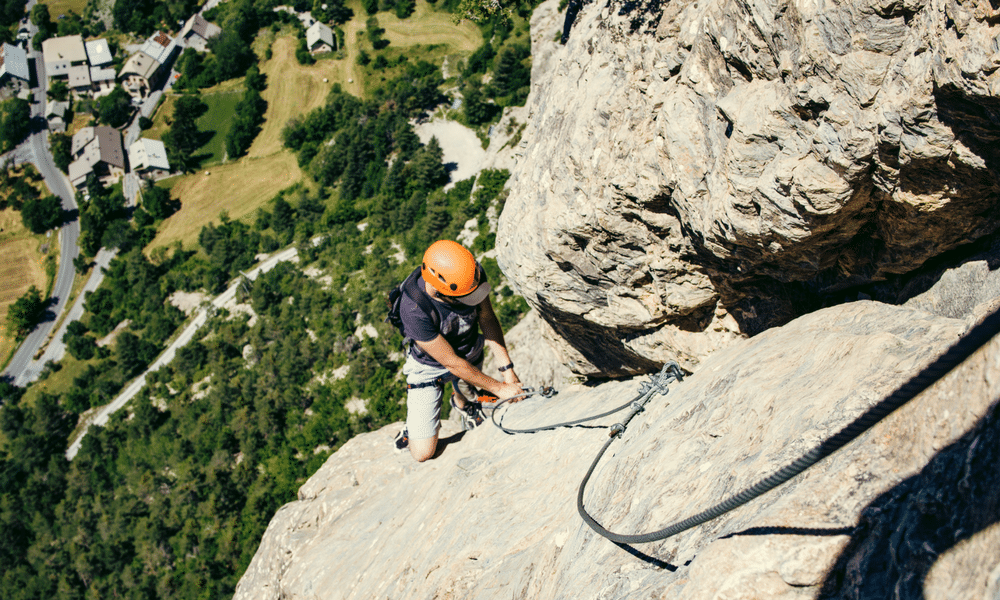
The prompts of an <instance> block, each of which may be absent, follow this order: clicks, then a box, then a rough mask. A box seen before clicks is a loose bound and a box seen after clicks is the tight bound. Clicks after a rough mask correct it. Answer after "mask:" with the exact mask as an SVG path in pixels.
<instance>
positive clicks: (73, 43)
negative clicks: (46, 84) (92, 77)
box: [42, 35, 89, 87]
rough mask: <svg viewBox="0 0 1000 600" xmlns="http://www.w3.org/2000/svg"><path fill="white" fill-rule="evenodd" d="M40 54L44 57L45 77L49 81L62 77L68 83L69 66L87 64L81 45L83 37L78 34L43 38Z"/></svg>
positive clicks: (83, 48) (85, 54)
mask: <svg viewBox="0 0 1000 600" xmlns="http://www.w3.org/2000/svg"><path fill="white" fill-rule="evenodd" d="M42 55H43V56H44V57H45V77H46V78H47V79H48V80H49V81H50V82H51V81H52V80H53V79H62V80H65V81H66V82H67V84H68V83H69V78H70V73H69V72H70V68H72V67H79V66H87V50H86V48H85V47H84V45H83V38H82V37H80V36H79V35H67V36H64V37H58V38H49V39H47V40H45V41H44V42H42ZM88 79H89V74H88ZM88 86H89V82H88ZM70 87H72V86H70Z"/></svg>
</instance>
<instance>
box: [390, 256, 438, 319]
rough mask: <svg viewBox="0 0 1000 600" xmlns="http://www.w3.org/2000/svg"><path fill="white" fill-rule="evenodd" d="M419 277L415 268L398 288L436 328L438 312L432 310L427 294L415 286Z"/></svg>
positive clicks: (418, 271) (417, 269)
mask: <svg viewBox="0 0 1000 600" xmlns="http://www.w3.org/2000/svg"><path fill="white" fill-rule="evenodd" d="M419 277H420V267H417V268H416V269H414V270H413V272H412V273H410V274H409V276H407V278H406V279H404V280H403V283H402V284H400V286H399V287H400V289H402V290H403V293H404V294H406V295H407V297H408V298H409V299H410V300H413V301H414V302H416V303H417V306H419V307H420V310H422V311H424V314H426V315H427V316H428V317H430V318H431V322H433V323H434V327H437V326H438V312H437V311H436V310H434V305H433V304H431V302H432V300H431V299H430V298H428V297H427V293H426V292H424V291H423V290H421V289H420V286H418V285H417V278H419Z"/></svg>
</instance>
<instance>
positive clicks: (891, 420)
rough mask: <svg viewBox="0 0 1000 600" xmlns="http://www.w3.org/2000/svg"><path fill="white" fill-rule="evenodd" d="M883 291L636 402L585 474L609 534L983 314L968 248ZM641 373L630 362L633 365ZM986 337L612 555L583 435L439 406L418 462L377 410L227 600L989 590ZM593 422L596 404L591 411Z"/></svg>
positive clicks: (681, 503)
mask: <svg viewBox="0 0 1000 600" xmlns="http://www.w3.org/2000/svg"><path fill="white" fill-rule="evenodd" d="M940 279H941V282H939V283H938V284H937V285H936V286H934V287H931V288H930V289H925V290H924V291H922V293H920V294H915V295H914V298H913V299H912V300H911V301H910V303H909V305H906V306H892V305H887V304H883V303H879V302H874V301H860V302H854V303H850V304H842V305H838V306H835V307H830V308H825V309H822V310H819V311H815V312H813V313H810V314H808V315H806V316H803V317H800V318H798V319H796V320H794V321H792V322H790V323H788V324H787V325H785V326H781V327H776V328H772V329H770V330H768V331H766V332H764V333H762V334H760V335H758V336H755V337H753V338H750V339H744V340H739V341H737V342H735V343H733V344H731V345H730V346H729V347H727V348H725V349H722V350H719V351H718V352H715V353H714V354H713V355H712V356H710V357H709V358H708V359H706V360H705V361H704V362H702V363H701V365H700V367H699V368H698V369H697V370H696V371H695V372H694V373H693V374H692V375H690V376H688V377H687V378H686V379H685V380H684V381H683V382H680V383H674V384H671V386H670V391H669V393H668V394H667V395H665V396H657V397H654V398H653V400H652V401H651V402H650V403H649V404H648V405H647V407H646V411H645V412H643V413H641V414H640V415H638V416H637V417H636V418H635V419H634V420H633V421H632V422H631V424H630V426H629V428H628V430H627V431H626V433H625V434H624V436H623V437H622V439H620V440H618V441H616V442H615V444H614V445H613V446H612V450H611V451H610V452H609V453H608V454H607V455H606V457H605V459H604V461H603V462H602V463H601V465H600V466H599V467H598V468H597V470H596V471H595V474H594V477H593V478H592V480H591V483H590V485H589V486H588V489H587V492H586V496H585V505H586V507H587V509H588V510H589V511H590V512H591V513H592V514H594V515H595V517H596V518H597V519H598V520H599V521H600V522H601V523H602V524H604V525H605V526H607V527H609V528H610V529H612V530H613V531H618V532H623V533H639V532H646V531H651V530H654V529H658V528H660V527H663V526H665V525H667V524H668V523H670V522H673V521H675V520H677V519H679V518H683V517H687V516H690V515H692V514H694V513H696V512H698V511H700V510H702V509H704V508H706V507H707V506H709V505H711V504H713V503H715V502H717V501H719V500H721V499H722V498H724V497H726V496H728V495H731V494H733V493H735V492H737V491H739V490H740V489H742V488H744V487H746V486H748V485H750V484H752V483H754V482H756V481H758V480H759V479H761V478H762V477H764V476H765V475H767V474H769V473H770V472H772V471H774V470H775V469H776V468H778V467H780V466H783V465H784V464H787V463H788V462H789V461H791V460H793V459H795V458H797V457H798V456H800V455H801V454H802V453H803V452H804V451H806V450H807V449H809V448H811V447H813V446H814V445H815V444H816V443H818V442H819V441H820V440H822V439H824V438H825V437H827V436H829V435H831V434H832V433H833V432H836V431H838V430H839V429H840V428H841V427H843V426H844V425H845V424H847V423H849V422H850V421H851V420H852V419H854V418H855V417H856V416H857V415H858V414H860V413H861V412H863V411H864V410H866V409H867V408H868V407H869V406H871V405H873V404H874V403H876V402H878V401H879V400H880V399H881V398H883V397H884V396H885V395H886V394H888V393H889V392H891V391H892V390H893V389H895V388H896V387H897V386H898V385H900V383H902V382H903V381H905V380H907V379H908V378H909V377H910V376H912V375H913V374H914V373H916V372H917V371H918V370H919V369H920V368H921V367H922V366H923V365H925V364H927V363H928V362H930V361H931V360H933V359H934V358H935V357H936V356H937V355H938V354H939V353H941V352H942V351H943V350H944V349H945V348H947V347H948V346H949V345H951V344H952V343H953V342H955V340H956V339H957V338H958V337H959V336H960V335H961V334H962V333H963V332H964V331H965V330H966V329H967V328H968V327H969V326H970V324H971V323H972V321H974V320H975V319H976V318H978V316H980V315H982V314H984V311H987V310H989V308H990V302H992V301H993V300H994V299H995V296H990V295H989V293H988V292H987V293H985V294H984V296H986V302H985V303H981V302H980V303H975V304H973V303H970V302H969V301H968V297H969V294H967V293H966V292H967V290H970V289H982V290H990V289H992V290H995V289H997V285H998V277H997V276H995V275H994V271H993V270H991V263H990V262H988V261H975V262H969V263H966V264H965V265H963V267H962V268H961V269H958V270H956V271H953V272H951V273H949V274H948V275H947V276H946V277H942V278H940ZM642 379H644V378H642ZM638 385H639V379H634V380H623V381H611V382H606V383H604V384H601V385H599V386H592V387H584V386H575V387H566V388H564V389H563V390H562V391H561V393H560V394H559V395H558V396H556V397H555V398H554V399H551V400H541V399H529V400H526V401H524V402H522V403H520V404H518V405H515V406H514V407H512V408H511V409H510V411H509V412H508V413H506V414H505V416H504V423H505V424H506V425H508V426H511V427H522V426H530V425H532V424H535V425H541V424H549V423H554V422H562V421H565V420H569V419H572V418H574V417H578V416H582V415H586V414H594V413H597V412H602V411H604V410H607V409H608V408H609V407H613V406H617V405H619V404H621V403H623V402H625V401H626V400H627V399H629V398H631V397H632V396H633V395H634V394H635V393H636V390H637V388H638ZM998 390H1000V339H994V340H993V341H991V342H990V343H989V344H988V345H987V346H985V347H983V348H982V349H981V350H980V351H979V352H977V353H976V354H975V355H973V357H972V358H970V359H969V360H967V361H966V362H965V363H964V364H963V365H962V366H961V367H959V368H958V369H956V370H955V371H953V372H952V373H950V374H949V375H947V376H946V377H945V378H944V379H942V380H940V381H939V382H938V383H936V384H935V385H934V386H932V387H931V388H930V389H928V390H927V391H926V392H925V393H923V394H922V395H920V396H918V397H917V398H916V399H914V400H913V401H911V402H910V403H908V404H907V405H905V406H904V407H903V408H901V409H899V410H897V411H896V412H895V413H893V414H892V415H890V416H889V417H888V418H886V419H885V420H884V421H882V422H881V423H880V424H878V425H876V426H875V427H874V428H872V429H871V430H869V431H868V432H867V433H866V434H864V435H863V436H861V437H860V438H859V439H857V440H855V441H854V442H853V443H852V444H850V445H848V446H847V447H845V448H844V449H842V450H841V451H839V452H838V453H836V454H834V455H833V456H831V457H829V458H827V459H826V460H824V461H822V462H820V463H819V464H817V465H816V466H814V467H813V468H811V469H809V470H808V471H806V472H805V473H803V474H802V475H800V476H799V477H797V478H795V479H793V480H792V481H790V482H789V483H787V484H785V485H784V486H782V487H779V488H778V489H776V490H773V491H772V492H770V493H769V494H768V495H765V496H763V497H761V498H758V499H756V500H754V501H752V502H751V503H749V504H747V505H745V506H743V507H741V508H739V509H737V510H735V511H733V512H730V513H728V514H726V515H724V516H722V517H720V518H719V519H717V520H715V521H711V522H709V523H706V524H704V525H702V526H699V527H697V528H695V529H692V530H689V531H687V532H684V533H681V534H679V535H677V536H675V537H673V538H670V539H667V540H664V541H661V542H656V543H652V544H644V545H638V546H636V547H634V548H633V549H631V551H630V552H626V551H625V549H623V548H620V547H618V546H616V545H614V544H612V543H610V542H608V541H607V540H605V539H604V538H602V537H600V536H598V535H596V534H595V533H594V532H593V531H591V530H590V529H589V528H588V527H587V526H586V525H585V524H584V523H583V522H582V521H581V520H580V518H579V516H578V515H577V512H576V506H575V499H576V492H577V487H578V485H579V482H580V480H581V478H582V476H583V474H584V473H585V472H586V470H587V468H588V466H589V464H590V462H591V460H592V459H593V457H594V456H595V455H596V453H597V451H598V449H599V448H600V446H601V445H602V444H603V442H604V440H606V439H607V437H606V433H605V430H604V429H594V428H590V427H574V428H564V429H559V430H554V431H546V432H541V433H537V434H531V435H517V436H508V435H505V434H504V433H502V432H501V431H499V430H498V429H496V428H494V427H492V426H491V425H486V426H484V427H481V428H479V429H476V430H474V431H472V432H468V433H466V434H464V435H462V434H461V433H459V432H457V431H456V429H455V428H454V426H453V425H452V424H450V423H449V424H446V429H445V430H444V431H443V432H442V435H443V436H444V437H445V439H446V441H447V442H448V443H447V445H446V446H445V448H444V450H443V452H442V453H441V454H440V456H438V457H437V458H435V459H434V460H432V461H430V462H427V463H423V464H417V463H414V462H413V461H412V460H411V459H410V458H409V456H407V455H398V454H393V453H392V452H391V450H390V448H391V443H392V438H393V436H394V434H395V433H396V431H397V430H398V428H399V427H400V426H401V425H395V426H390V427H387V428H385V429H383V430H380V431H377V432H373V433H369V434H363V435H360V436H358V437H356V438H354V439H352V440H351V441H350V442H348V443H347V444H346V445H345V446H344V447H342V448H341V449H340V450H338V451H337V452H336V453H334V454H333V455H332V456H331V457H330V458H329V459H328V461H327V462H326V464H325V465H324V466H323V467H322V468H321V469H320V470H319V471H318V472H317V473H316V474H315V475H314V476H313V477H312V478H311V479H310V480H309V481H308V482H307V483H306V484H305V485H304V486H303V487H302V488H301V489H300V490H299V499H298V501H296V502H292V503H291V504H288V505H286V506H285V507H283V508H282V509H280V510H279V511H278V513H277V514H276V515H275V517H274V518H273V520H272V521H271V524H270V526H269V527H268V530H267V533H266V534H265V536H264V539H263V541H262V543H261V545H260V547H259V549H258V551H257V553H256V555H255V557H254V559H253V561H252V563H251V564H250V566H249V568H248V569H247V571H246V573H245V574H244V576H243V578H242V579H241V581H240V583H239V586H238V588H237V591H236V596H235V597H236V598H237V599H238V600H244V599H254V600H268V599H273V600H277V599H279V598H281V599H285V600H294V599H306V598H309V599H312V598H324V599H329V600H334V599H337V598H365V599H367V598H393V599H396V598H427V599H432V598H440V599H446V598H455V599H457V598H462V599H475V598H482V599H489V600H492V599H495V598H532V599H540V600H544V599H549V598H567V599H569V598H573V599H576V598H609V599H623V598H661V599H673V598H684V599H691V600H699V599H702V598H704V599H709V598H740V597H749V595H752V596H753V597H754V598H761V599H779V598H780V599H789V600H790V599H793V598H795V599H800V598H818V597H822V598H870V597H885V595H886V593H887V590H894V591H893V594H894V596H893V597H896V598H900V599H901V600H909V599H913V600H917V599H924V598H926V599H927V600H937V599H941V600H944V599H951V598H977V599H978V598H984V599H993V598H996V597H998V594H1000V557H998V554H997V552H996V549H997V548H998V547H1000V526H998V525H997V523H998V521H1000V467H998V465H1000V409H998V406H997V403H996V402H997V399H998ZM613 422H615V419H614V418H613V417H612V418H609V419H605V420H604V422H603V423H604V424H610V423H613Z"/></svg>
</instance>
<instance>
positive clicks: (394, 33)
mask: <svg viewBox="0 0 1000 600" xmlns="http://www.w3.org/2000/svg"><path fill="white" fill-rule="evenodd" d="M355 12H356V13H357V11H355ZM362 12H363V11H362ZM375 16H377V17H378V22H379V25H380V26H381V27H382V28H383V29H385V39H387V40H389V42H390V44H389V48H392V47H393V46H396V47H404V48H405V47H407V46H415V45H417V44H444V45H445V46H448V47H449V48H450V51H451V52H462V53H464V52H467V53H469V54H471V53H472V52H474V51H475V50H476V48H478V47H479V46H480V45H482V43H483V35H482V34H481V33H480V32H479V27H477V26H476V25H475V24H473V23H472V22H470V21H468V20H465V21H462V22H461V23H459V24H458V25H456V24H455V23H454V22H453V21H452V15H451V14H449V13H446V12H436V11H435V10H434V9H433V8H431V7H430V5H428V4H427V2H425V1H424V0H419V1H418V2H417V8H416V10H414V11H413V14H412V15H410V16H409V17H408V18H406V19H402V20H400V19H399V18H397V17H396V14H395V13H391V12H380V13H378V14H377V15H375ZM366 18H367V15H366ZM361 22H362V23H364V19H362V20H361Z"/></svg>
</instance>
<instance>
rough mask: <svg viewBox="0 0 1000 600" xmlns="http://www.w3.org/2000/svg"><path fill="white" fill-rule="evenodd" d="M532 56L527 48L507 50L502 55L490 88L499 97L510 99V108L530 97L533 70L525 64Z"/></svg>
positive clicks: (520, 47) (516, 47)
mask: <svg viewBox="0 0 1000 600" xmlns="http://www.w3.org/2000/svg"><path fill="white" fill-rule="evenodd" d="M529 56H531V50H530V49H529V48H528V47H527V46H514V47H513V48H507V49H506V50H504V51H503V53H501V54H500V60H499V61H498V62H497V68H496V70H494V72H493V81H491V82H490V86H491V87H492V88H493V89H494V90H495V95H496V96H497V97H500V96H507V97H509V100H508V102H507V103H506V104H507V105H508V106H512V105H516V104H520V103H523V102H524V99H526V98H527V97H528V90H527V88H528V87H529V86H530V85H531V68H530V67H528V66H526V65H525V64H524V62H525V60H526V59H527V58H528V57H529Z"/></svg>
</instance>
